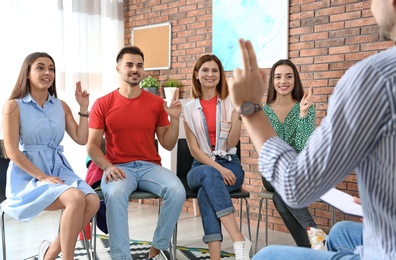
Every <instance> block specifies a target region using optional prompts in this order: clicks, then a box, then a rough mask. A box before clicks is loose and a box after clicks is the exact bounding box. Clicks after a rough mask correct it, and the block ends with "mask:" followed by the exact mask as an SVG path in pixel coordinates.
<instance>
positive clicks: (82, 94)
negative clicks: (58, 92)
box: [74, 81, 89, 109]
mask: <svg viewBox="0 0 396 260" xmlns="http://www.w3.org/2000/svg"><path fill="white" fill-rule="evenodd" d="M74 95H75V96H76V100H77V103H78V104H79V105H80V107H82V108H87V109H88V105H89V93H88V92H87V91H86V90H82V87H81V81H77V82H76V91H75V92H74Z"/></svg>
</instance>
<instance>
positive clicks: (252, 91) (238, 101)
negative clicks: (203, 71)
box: [228, 39, 267, 110]
mask: <svg viewBox="0 0 396 260" xmlns="http://www.w3.org/2000/svg"><path fill="white" fill-rule="evenodd" d="M239 48H240V51H241V53H242V70H241V69H239V68H236V69H235V70H234V77H233V78H231V79H230V80H229V82H228V88H229V91H230V96H231V101H232V103H233V104H234V107H235V108H236V109H237V110H239V108H240V107H241V105H242V104H243V102H245V101H249V102H252V103H255V104H259V103H260V102H261V98H262V97H263V95H264V93H265V90H266V88H267V85H266V83H265V76H264V73H263V72H262V70H260V68H259V67H258V64H257V59H256V54H255V52H254V50H253V46H252V43H251V42H250V41H245V40H242V39H240V40H239Z"/></svg>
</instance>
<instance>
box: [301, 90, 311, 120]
mask: <svg viewBox="0 0 396 260" xmlns="http://www.w3.org/2000/svg"><path fill="white" fill-rule="evenodd" d="M312 95H313V91H312V86H311V87H310V88H309V90H308V91H306V92H305V93H304V96H303V98H302V99H301V101H300V117H306V116H307V115H308V109H309V107H310V106H312V104H313V102H312Z"/></svg>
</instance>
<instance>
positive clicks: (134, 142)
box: [89, 89, 169, 165]
mask: <svg viewBox="0 0 396 260" xmlns="http://www.w3.org/2000/svg"><path fill="white" fill-rule="evenodd" d="M163 104H164V100H163V99H162V98H161V97H159V96H156V95H153V94H151V93H149V92H147V91H142V93H141V94H140V95H139V96H138V97H136V98H126V97H123V96H122V95H121V94H120V93H119V92H118V89H117V90H115V91H113V92H111V93H109V94H107V95H105V96H103V97H101V98H99V99H97V100H96V101H95V103H94V104H93V106H92V109H91V113H90V116H89V127H90V128H94V129H104V133H105V139H106V158H107V159H108V160H109V161H110V162H111V163H113V164H120V163H127V162H132V161H137V160H141V161H147V162H153V163H156V164H159V165H161V157H160V156H159V154H158V152H157V149H156V147H155V144H154V138H155V130H156V128H157V127H162V126H168V125H169V119H168V114H167V113H166V112H165V110H164V106H163Z"/></svg>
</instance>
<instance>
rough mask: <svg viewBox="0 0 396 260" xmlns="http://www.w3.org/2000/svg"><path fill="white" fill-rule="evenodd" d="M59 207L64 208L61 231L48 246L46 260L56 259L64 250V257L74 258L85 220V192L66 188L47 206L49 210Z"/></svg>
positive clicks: (71, 259)
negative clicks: (83, 218) (79, 234)
mask: <svg viewBox="0 0 396 260" xmlns="http://www.w3.org/2000/svg"><path fill="white" fill-rule="evenodd" d="M59 209H64V210H63V213H62V217H61V221H60V232H59V235H58V237H56V238H55V240H54V243H52V244H51V246H50V247H49V248H48V250H47V253H46V254H45V257H44V258H45V260H47V259H48V260H52V259H55V258H56V257H57V256H58V255H59V253H60V251H62V259H65V260H73V259H74V249H75V247H76V242H77V236H78V233H79V232H80V231H81V227H82V221H83V220H82V218H81V216H83V214H84V211H85V196H84V194H83V193H82V192H81V191H80V190H78V189H76V188H71V189H68V190H66V191H65V192H63V193H62V194H61V195H60V196H59V198H58V199H56V200H55V201H54V203H52V204H51V205H50V206H49V207H48V208H47V210H59ZM60 249H61V250H60Z"/></svg>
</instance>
